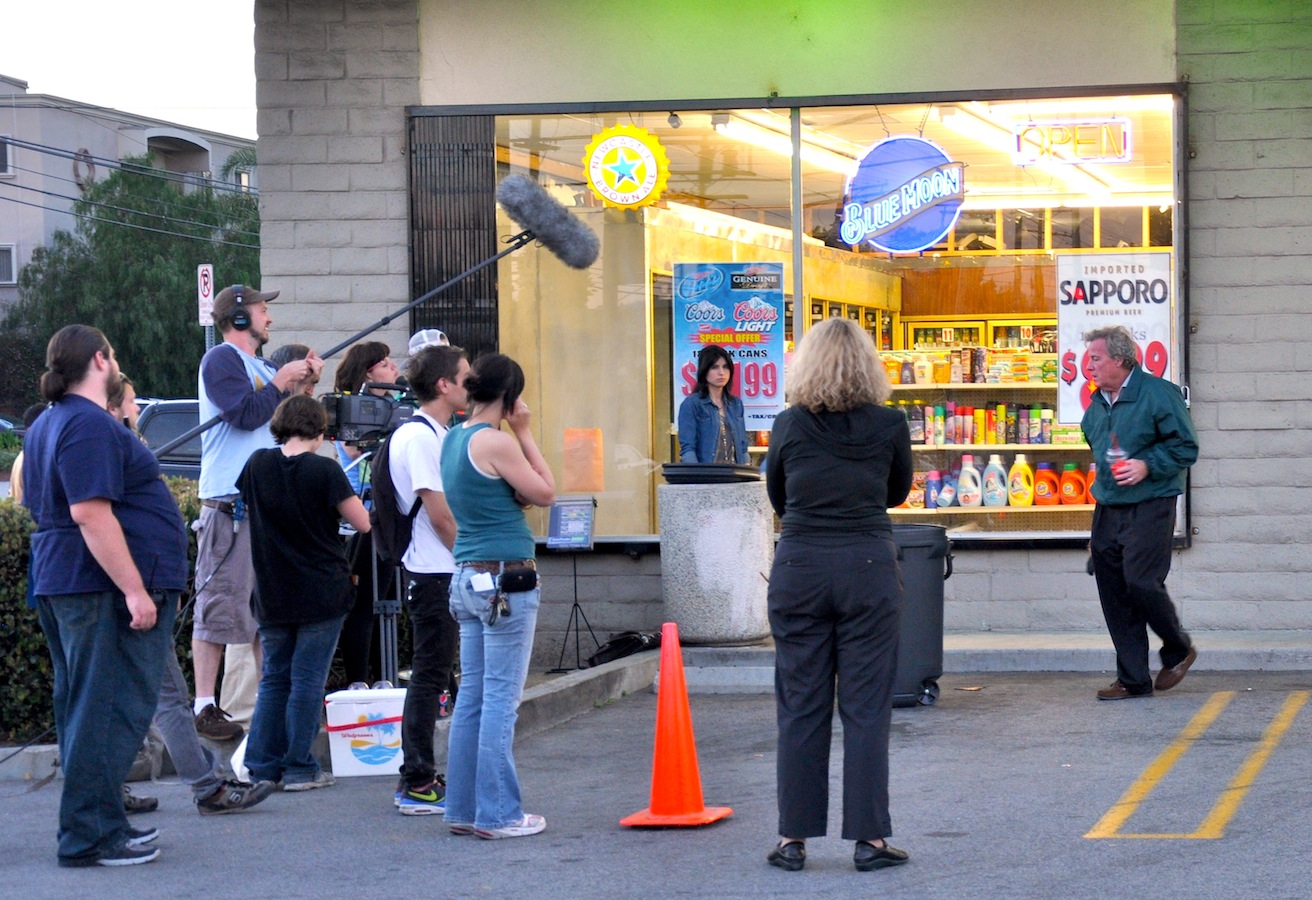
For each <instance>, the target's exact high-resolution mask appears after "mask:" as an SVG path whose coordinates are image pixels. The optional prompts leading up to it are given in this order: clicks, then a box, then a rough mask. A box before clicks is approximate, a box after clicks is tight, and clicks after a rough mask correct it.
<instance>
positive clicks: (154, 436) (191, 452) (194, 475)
mask: <svg viewBox="0 0 1312 900" xmlns="http://www.w3.org/2000/svg"><path fill="white" fill-rule="evenodd" d="M139 402H140V401H139ZM141 405H143V406H144V407H145V408H144V409H143V410H142V411H141V418H139V419H138V420H137V431H138V432H140V434H141V439H142V440H143V441H145V442H146V446H147V447H149V448H150V449H151V450H154V449H156V448H157V447H163V446H164V445H165V444H167V443H168V442H169V441H171V440H173V439H174V438H176V437H179V436H180V435H182V434H185V433H186V432H187V431H190V430H191V429H193V428H195V427H196V426H197V425H199V424H200V402H199V401H197V400H186V399H182V400H150V401H149V402H145V403H142V404H141ZM159 468H160V471H161V472H163V473H164V474H165V475H180V476H182V477H183V478H191V479H194V480H196V481H199V480H200V435H199V434H198V435H196V436H195V437H193V438H191V439H190V440H188V441H187V442H186V443H184V444H182V445H181V446H179V447H175V448H173V449H172V450H170V451H169V452H168V453H166V454H164V455H163V456H161V457H160V458H159Z"/></svg>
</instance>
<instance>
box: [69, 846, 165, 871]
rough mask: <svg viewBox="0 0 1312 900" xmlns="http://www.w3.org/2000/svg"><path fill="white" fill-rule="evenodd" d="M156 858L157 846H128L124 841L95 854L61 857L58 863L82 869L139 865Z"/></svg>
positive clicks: (157, 856) (70, 867) (157, 853)
mask: <svg viewBox="0 0 1312 900" xmlns="http://www.w3.org/2000/svg"><path fill="white" fill-rule="evenodd" d="M157 859H159V848H158V847H140V848H138V847H129V846H128V845H127V843H126V842H125V843H122V844H119V845H118V846H117V847H115V848H114V849H112V850H106V851H105V852H103V853H98V854H96V855H95V856H79V857H76V858H73V859H65V858H63V857H61V858H60V860H59V865H60V866H61V867H63V868H65V869H82V868H87V867H89V866H139V865H141V864H142V863H148V862H154V861H155V860H157Z"/></svg>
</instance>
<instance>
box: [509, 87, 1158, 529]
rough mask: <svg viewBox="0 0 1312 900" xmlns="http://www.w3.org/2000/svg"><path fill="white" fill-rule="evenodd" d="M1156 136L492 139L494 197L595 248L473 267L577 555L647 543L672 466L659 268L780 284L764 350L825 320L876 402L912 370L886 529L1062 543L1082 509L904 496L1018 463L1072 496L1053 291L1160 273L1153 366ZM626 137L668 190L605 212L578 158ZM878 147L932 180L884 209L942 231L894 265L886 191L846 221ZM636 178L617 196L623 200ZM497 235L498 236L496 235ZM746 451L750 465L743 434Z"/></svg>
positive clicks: (803, 116)
mask: <svg viewBox="0 0 1312 900" xmlns="http://www.w3.org/2000/svg"><path fill="white" fill-rule="evenodd" d="M1175 129H1176V106H1175V102H1174V98H1173V97H1171V96H1169V95H1153V96H1119V97H1086V98H1068V99H1025V100H999V101H996V102H980V101H963V102H951V101H944V102H938V103H932V104H926V103H917V104H902V105H889V104H879V105H875V104H870V105H864V106H860V105H858V106H852V105H845V106H811V107H805V108H801V109H798V110H796V111H792V110H787V109H706V110H683V109H681V110H677V111H676V112H670V111H668V110H661V111H647V112H638V111H634V112H623V113H606V114H596V115H582V114H563V115H505V116H498V117H497V118H496V145H497V162H498V174H499V176H504V175H505V174H509V173H511V172H519V173H524V174H528V175H530V176H532V177H534V178H535V179H536V180H537V181H538V182H539V183H540V184H542V185H543V186H544V187H545V188H546V189H547V190H548V191H549V192H550V193H551V194H552V195H553V196H554V197H555V198H556V199H558V200H559V201H560V202H561V203H562V204H564V205H565V206H566V207H568V208H570V209H571V211H572V212H573V213H574V214H576V215H577V216H578V217H579V218H580V219H582V220H583V221H584V222H585V223H586V224H587V225H588V226H589V227H591V228H592V229H593V230H594V231H596V233H597V234H598V235H599V237H600V238H601V244H602V254H601V257H600V259H599V260H598V262H597V263H596V264H595V265H593V266H592V267H591V268H589V269H587V270H586V271H581V272H580V271H575V270H572V269H568V268H567V267H565V266H564V265H562V264H560V263H559V262H558V261H557V260H555V259H553V258H552V257H551V256H550V255H549V254H547V253H520V254H514V255H511V256H509V257H508V258H506V259H505V260H502V261H501V262H500V263H499V264H498V282H499V297H498V309H499V316H500V322H499V326H500V327H499V333H500V342H501V348H502V349H503V351H504V352H506V353H509V354H510V355H512V356H514V357H516V358H517V359H519V360H520V361H521V362H522V363H523V364H524V365H525V369H526V372H527V373H528V377H529V382H530V390H531V394H530V396H529V398H528V399H529V402H530V404H532V405H533V408H534V411H535V416H536V417H537V420H538V422H539V424H540V433H541V434H542V435H543V437H544V444H545V446H544V450H545V451H546V453H547V456H548V458H549V460H550V461H551V462H552V464H553V466H555V467H556V471H557V473H558V486H559V488H560V491H561V492H562V493H588V494H592V495H593V496H595V497H596V498H597V500H598V514H597V533H598V535H599V536H601V537H606V536H610V537H621V536H632V535H646V534H652V533H655V531H656V522H657V510H656V490H655V488H656V485H657V483H658V482H659V481H660V466H661V464H662V463H665V462H668V461H671V460H677V458H678V446H677V441H676V439H675V437H674V421H675V414H676V410H675V408H674V401H673V399H672V395H671V385H672V384H673V383H674V379H675V378H676V377H677V373H676V372H675V371H674V366H673V364H672V360H673V359H674V358H675V355H676V353H677V348H676V347H674V346H672V334H673V333H674V332H673V323H672V321H671V308H672V296H673V292H674V290H675V287H674V286H673V284H672V278H673V276H674V273H675V271H676V267H677V266H679V265H681V264H690V263H718V264H726V263H735V264H761V265H768V266H775V267H777V271H780V272H782V279H783V285H784V302H783V306H782V310H783V316H782V323H781V324H782V328H783V330H784V333H785V336H786V338H787V339H788V341H789V349H791V342H792V341H793V340H796V339H798V338H800V337H801V335H802V334H803V333H804V332H805V331H806V330H807V329H808V328H809V327H810V326H811V325H812V324H814V323H815V322H817V321H819V320H821V319H823V318H825V317H829V316H845V317H849V318H851V319H853V320H855V321H858V322H860V323H861V324H862V326H863V327H864V328H865V329H866V330H867V331H868V332H869V333H870V335H871V338H872V340H874V341H875V342H876V345H877V347H878V348H879V349H880V350H881V351H882V352H883V353H884V355H885V357H886V364H887V368H888V370H889V372H890V373H893V372H896V373H897V378H896V379H895V380H896V381H898V382H901V381H902V378H901V376H902V373H903V372H904V371H910V372H911V373H913V374H912V376H911V379H910V380H911V381H912V382H913V383H898V384H897V385H896V387H895V392H894V396H893V400H892V402H893V403H894V404H895V405H897V406H899V408H901V409H902V410H903V411H904V413H905V414H906V415H907V416H908V419H909V420H911V422H912V428H913V432H915V434H916V435H917V436H918V437H917V441H918V446H917V447H916V463H917V466H916V467H917V470H918V471H919V472H920V476H919V477H920V482H919V485H918V487H919V489H920V493H919V494H918V495H917V496H916V497H915V498H914V499H913V502H912V504H911V505H909V506H908V507H907V508H905V509H903V510H899V511H897V513H896V514H897V515H898V516H903V517H906V518H908V519H911V520H913V521H924V522H934V523H938V524H944V525H947V526H948V527H949V528H950V529H952V530H953V531H954V533H955V536H956V537H958V538H960V539H964V540H970V539H982V540H988V539H1006V538H1018V537H1019V538H1029V539H1044V538H1055V537H1064V538H1068V539H1073V538H1078V537H1079V536H1080V535H1081V534H1087V532H1088V529H1089V524H1090V520H1091V514H1092V513H1091V510H1092V507H1091V506H1090V505H1089V504H1087V503H1084V502H1072V503H1067V504H1065V505H1063V504H1062V503H1061V502H1060V498H1058V502H1057V503H1054V504H1051V505H1048V504H1046V503H1034V502H1033V501H1032V505H1029V506H1026V507H1025V508H1023V509H1022V508H1020V507H1012V506H1004V507H1001V508H992V509H984V508H980V509H972V508H966V509H962V508H961V507H960V506H957V507H955V508H951V509H937V508H926V504H925V501H926V494H925V492H926V491H928V490H930V489H931V488H932V486H933V485H934V484H937V485H939V486H941V485H942V484H943V483H944V482H945V481H947V480H950V479H951V478H952V477H953V475H952V473H953V472H954V471H955V470H958V469H960V468H961V467H962V465H963V457H964V456H967V455H969V456H971V457H973V458H974V460H977V463H976V464H977V465H978V466H979V469H980V470H981V471H982V470H983V468H984V467H985V466H986V465H987V464H988V462H989V460H990V458H991V457H992V456H993V455H997V456H998V457H999V461H1000V462H1002V463H1003V464H1004V465H1006V466H1007V467H1010V466H1011V464H1012V463H1013V462H1015V460H1016V457H1017V456H1018V455H1023V456H1024V457H1025V462H1026V463H1027V464H1028V465H1029V466H1030V467H1031V470H1032V471H1033V473H1034V474H1035V475H1037V470H1038V468H1039V466H1040V464H1042V467H1043V469H1044V470H1045V471H1055V472H1056V473H1057V474H1058V480H1059V479H1060V475H1061V474H1062V473H1063V472H1065V471H1067V470H1068V469H1069V470H1073V471H1076V472H1078V473H1080V474H1081V475H1084V474H1087V471H1088V468H1089V463H1090V462H1091V461H1092V460H1091V459H1090V457H1089V451H1088V448H1087V447H1085V446H1084V445H1083V443H1082V440H1081V439H1080V434H1079V427H1078V416H1075V417H1074V422H1073V423H1072V422H1071V421H1070V419H1071V418H1072V415H1071V410H1070V409H1069V408H1066V407H1063V405H1062V404H1063V403H1065V402H1067V401H1062V402H1059V384H1060V381H1059V376H1060V374H1061V373H1062V372H1063V371H1065V372H1066V374H1069V373H1070V371H1071V370H1070V368H1069V366H1070V365H1071V361H1070V360H1065V361H1063V360H1060V359H1059V358H1058V355H1059V354H1058V351H1059V350H1060V349H1061V339H1060V337H1059V322H1058V319H1059V316H1058V301H1057V298H1058V297H1059V296H1060V292H1061V290H1062V286H1061V284H1059V282H1061V281H1062V279H1063V278H1065V277H1066V275H1065V274H1064V273H1069V272H1072V271H1076V268H1072V267H1078V265H1080V261H1081V260H1084V261H1085V262H1086V263H1087V265H1086V266H1085V268H1086V269H1087V270H1088V271H1093V269H1092V267H1093V266H1095V265H1101V264H1103V263H1106V264H1107V265H1109V266H1117V265H1141V264H1142V260H1144V259H1149V258H1150V257H1151V255H1153V254H1160V256H1158V257H1156V258H1157V259H1158V260H1161V261H1163V265H1162V266H1160V267H1157V266H1156V264H1154V266H1153V267H1152V268H1154V271H1157V269H1158V268H1160V269H1161V270H1162V271H1165V272H1167V273H1169V275H1168V276H1167V277H1168V278H1169V279H1170V281H1171V284H1170V290H1169V295H1170V302H1169V307H1170V309H1169V310H1167V311H1166V313H1165V314H1164V316H1162V317H1161V320H1162V321H1164V322H1166V325H1165V327H1166V328H1167V332H1168V333H1167V335H1166V340H1165V346H1166V347H1167V350H1166V352H1167V353H1168V354H1169V356H1170V358H1172V359H1178V358H1179V352H1178V344H1179V333H1178V328H1177V318H1178V304H1177V301H1176V295H1177V285H1176V280H1177V276H1176V271H1177V270H1176V267H1175V266H1174V265H1173V259H1172V257H1173V245H1174V238H1173V227H1174V216H1173V211H1174V208H1175V204H1176V202H1177V198H1176V197H1175V196H1174V193H1173V189H1172V185H1173V184H1175V183H1176V173H1175V161H1174V147H1175ZM637 132H641V135H640V138H641V140H642V141H643V142H647V144H648V145H654V146H657V147H658V148H659V152H660V153H661V154H663V155H664V157H665V159H667V160H668V168H667V169H666V170H665V171H664V172H663V173H662V174H663V175H664V178H663V179H662V180H660V183H659V185H658V186H657V189H656V193H657V195H658V196H656V197H655V199H654V201H646V202H642V203H635V204H632V205H625V204H620V205H619V206H617V205H616V204H615V203H614V197H613V196H612V195H610V194H608V193H607V191H606V190H605V189H603V187H601V186H599V185H598V184H596V183H595V176H596V173H595V172H594V173H592V175H591V177H590V173H589V171H587V166H586V165H585V157H586V156H587V155H588V152H589V147H595V146H596V142H597V141H598V140H599V137H600V136H602V135H613V134H616V133H622V134H624V135H628V136H630V137H631V136H633V135H634V134H636V133H637ZM897 137H903V138H908V139H914V140H915V141H918V142H921V143H923V144H926V145H927V146H930V147H932V148H933V150H930V151H926V152H927V153H931V154H932V153H933V152H941V154H942V159H943V161H942V163H941V164H936V165H935V166H934V167H932V172H936V173H939V175H936V176H935V178H936V179H937V180H935V181H934V182H933V185H931V186H930V187H925V188H924V191H923V192H922V194H921V195H919V196H917V195H916V194H915V192H914V191H912V193H909V194H908V193H905V192H903V194H902V195H899V196H904V197H905V198H906V202H907V203H911V204H913V205H916V204H919V203H924V205H925V207H926V209H928V208H931V207H939V206H944V205H946V204H947V203H948V202H951V203H954V204H955V205H956V207H958V208H959V210H958V211H956V213H955V215H954V216H953V217H952V218H951V220H950V221H949V220H948V218H947V217H946V216H942V217H941V220H940V221H941V223H946V224H944V225H943V227H938V225H935V226H933V227H929V228H927V229H925V233H924V235H923V236H922V238H921V239H920V241H919V243H918V245H916V246H902V245H896V244H894V245H891V246H890V245H889V244H887V243H881V242H883V241H887V240H891V239H892V237H896V236H897V235H898V233H899V228H900V226H899V225H898V224H897V219H896V216H897V215H898V214H899V212H900V211H901V210H900V208H899V207H898V206H897V205H896V204H894V203H893V201H892V200H890V199H889V198H890V197H893V192H890V193H889V194H888V196H887V197H884V198H883V199H882V200H880V198H875V200H876V201H879V202H883V203H884V206H883V207H880V206H879V205H878V202H874V201H872V203H871V204H869V205H867V206H864V207H862V206H860V205H859V204H858V205H857V206H853V197H854V196H855V192H856V191H859V190H861V189H864V188H863V182H862V181H861V178H862V176H861V175H860V174H859V173H860V170H861V166H862V165H863V163H862V161H863V160H866V159H867V158H868V154H869V153H870V152H872V151H871V148H872V147H874V146H875V145H877V144H880V143H881V142H884V141H886V139H888V138H897ZM794 147H797V148H799V149H800V153H799V154H798V155H799V157H800V160H799V167H800V172H801V180H800V183H799V184H797V185H794V184H793V181H792V171H793V168H792V156H793V152H794ZM642 171H643V170H642V169H641V168H638V169H627V170H626V175H627V176H628V177H629V178H631V179H633V180H634V181H635V184H636V182H637V181H638V180H641V177H642ZM926 171H931V169H927V170H926ZM940 176H941V177H940ZM958 177H959V178H960V179H961V180H962V181H963V182H964V184H957V183H956V182H955V181H953V179H955V178H958ZM925 184H926V185H929V184H930V182H929V181H926V182H925ZM940 184H942V185H946V187H944V188H943V192H942V194H937V193H934V191H936V190H938V188H937V187H935V186H934V185H940ZM916 190H920V188H917V189H916ZM953 190H956V191H957V193H956V194H955V195H951V192H952V191H953ZM949 195H951V196H949ZM944 198H947V199H946V200H945V199H944ZM858 209H859V210H860V212H859V216H858V214H857V213H856V212H855V210H858ZM499 216H500V218H499V219H498V233H499V234H509V233H513V232H514V231H515V230H516V229H515V226H514V224H513V223H511V222H510V221H508V220H507V219H506V218H505V216H504V213H499ZM899 239H900V238H899ZM1130 256H1133V257H1134V258H1133V260H1131V259H1130ZM1086 257H1087V260H1086V259H1085V258H1086ZM799 263H800V266H799V265H798V264H799ZM798 269H800V271H798ZM775 270H776V269H772V271H775ZM1122 302H1124V301H1122ZM1145 302H1147V301H1145ZM1154 302H1157V301H1154ZM1159 312H1160V311H1159ZM1063 363H1066V365H1067V366H1068V368H1067V369H1066V370H1063ZM908 364H909V365H908ZM1078 364H1079V360H1078V359H1076V360H1075V361H1074V366H1075V367H1078ZM917 372H919V373H921V375H922V379H921V380H919V381H918V383H917V379H916V377H915V374H914V373H917ZM786 374H787V373H786V369H785V373H784V378H785V382H786ZM1175 377H1176V379H1177V380H1178V379H1179V378H1180V374H1179V372H1178V371H1177V372H1176V373H1175ZM940 408H941V409H942V410H943V412H942V413H941V414H940V413H939V409H940ZM1063 410H1064V416H1063V414H1062V413H1063ZM1022 413H1023V416H1022V415H1021V414H1022ZM940 415H942V417H943V419H944V423H943V433H942V434H941V435H939V434H937V433H936V429H937V428H938V424H937V420H938V417H939V416H940ZM926 417H928V418H926ZM1022 421H1023V423H1024V424H1023V426H1022ZM1022 431H1023V433H1022ZM927 435H932V437H927ZM751 437H752V439H753V440H752V441H751V443H753V444H754V446H753V450H752V458H753V460H755V461H759V460H760V459H761V458H762V457H763V455H764V453H765V451H766V445H767V443H768V433H761V434H753V435H752V436H751ZM1068 464H1069V465H1068ZM1042 478H1043V480H1044V483H1045V485H1046V484H1047V483H1048V481H1047V479H1048V478H1049V476H1048V475H1044V476H1042ZM1044 499H1046V497H1045V498H1044ZM1076 499H1078V500H1081V501H1082V500H1083V499H1084V498H1083V496H1082V495H1081V496H1079V497H1077V498H1076ZM538 525H539V528H538V530H539V533H542V532H544V531H545V521H542V522H539V523H538Z"/></svg>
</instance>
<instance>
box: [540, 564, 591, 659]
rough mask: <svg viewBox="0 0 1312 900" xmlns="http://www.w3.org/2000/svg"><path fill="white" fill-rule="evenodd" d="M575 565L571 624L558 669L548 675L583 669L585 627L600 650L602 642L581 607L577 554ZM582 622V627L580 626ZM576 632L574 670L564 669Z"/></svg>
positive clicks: (562, 643)
mask: <svg viewBox="0 0 1312 900" xmlns="http://www.w3.org/2000/svg"><path fill="white" fill-rule="evenodd" d="M571 560H572V561H573V563H574V607H573V608H572V609H571V610H570V611H569V624H568V625H566V626H565V640H564V641H563V642H561V645H560V659H558V660H556V668H554V669H548V670H547V672H548V674H552V675H555V674H559V673H562V672H573V671H575V669H582V668H583V651H582V649H581V648H580V647H579V639H580V638H581V636H582V633H583V626H586V627H587V629H588V634H589V635H591V637H592V643H593V644H594V645H595V646H596V647H598V648H600V647H601V642H600V641H598V640H597V635H596V632H594V631H593V630H592V623H591V622H589V621H588V617H587V614H585V613H584V612H583V607H582V606H580V605H579V555H578V554H577V553H575V554H573V555H572V556H571ZM580 622H582V626H580V624H579V623H580ZM571 631H573V632H574V668H572V669H567V668H564V664H565V650H566V649H567V648H568V647H569V633H570V632H571Z"/></svg>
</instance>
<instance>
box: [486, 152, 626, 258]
mask: <svg viewBox="0 0 1312 900" xmlns="http://www.w3.org/2000/svg"><path fill="white" fill-rule="evenodd" d="M497 201H498V202H500V204H501V206H502V208H503V209H504V210H505V211H506V215H508V216H510V218H512V219H514V220H515V222H516V224H518V225H519V226H520V227H521V228H525V229H527V230H529V231H531V232H533V236H534V237H535V238H537V239H538V240H539V241H541V242H542V245H543V246H544V247H546V248H547V249H548V250H550V251H551V252H552V253H554V254H555V255H556V257H557V258H558V259H560V261H561V262H563V263H564V264H565V265H567V266H569V267H570V268H571V269H586V268H587V267H588V266H590V265H592V264H593V263H594V262H596V261H597V254H598V253H600V252H601V244H600V242H599V241H598V240H597V236H596V235H595V234H594V233H593V232H592V229H591V228H589V227H588V226H586V225H584V224H583V223H582V222H581V221H579V219H577V218H576V217H575V216H574V214H573V213H571V212H570V211H569V210H568V209H566V208H565V206H564V205H563V204H561V203H560V201H558V200H556V198H554V197H552V196H551V195H550V194H548V193H547V192H546V190H544V189H543V187H542V185H540V184H538V183H537V182H536V181H534V180H533V179H532V178H529V177H528V176H527V175H519V174H515V175H507V176H506V177H505V178H503V179H502V180H501V184H499V185H498V186H497Z"/></svg>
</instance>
